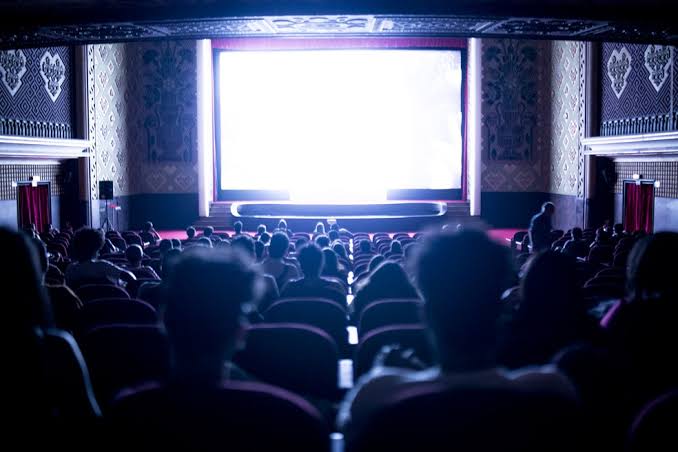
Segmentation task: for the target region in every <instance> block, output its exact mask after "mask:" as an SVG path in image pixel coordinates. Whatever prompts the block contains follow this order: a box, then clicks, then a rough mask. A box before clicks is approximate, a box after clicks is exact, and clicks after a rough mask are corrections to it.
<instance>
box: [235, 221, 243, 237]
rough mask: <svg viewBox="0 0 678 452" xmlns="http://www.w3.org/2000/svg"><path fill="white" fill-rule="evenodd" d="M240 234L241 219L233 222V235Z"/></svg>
mask: <svg viewBox="0 0 678 452" xmlns="http://www.w3.org/2000/svg"><path fill="white" fill-rule="evenodd" d="M240 234H242V221H236V222H235V223H233V237H235V236H238V235H240Z"/></svg>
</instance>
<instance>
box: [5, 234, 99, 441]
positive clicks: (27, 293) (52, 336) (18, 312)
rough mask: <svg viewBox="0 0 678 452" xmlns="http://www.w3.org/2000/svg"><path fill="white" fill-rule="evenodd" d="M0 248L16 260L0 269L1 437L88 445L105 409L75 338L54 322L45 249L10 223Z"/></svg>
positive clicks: (11, 260)
mask: <svg viewBox="0 0 678 452" xmlns="http://www.w3.org/2000/svg"><path fill="white" fill-rule="evenodd" d="M0 249H1V250H2V253H3V257H4V258H5V259H6V260H7V261H8V262H11V265H6V266H5V267H3V271H2V272H0V285H2V287H3V290H4V291H5V292H4V294H5V295H4V296H3V300H4V301H6V303H3V316H4V317H3V318H4V319H5V322H4V324H3V328H2V341H0V352H1V353H2V359H3V366H2V378H3V380H2V382H3V387H4V388H5V393H4V394H3V402H2V403H3V410H5V413H6V416H4V417H3V428H4V429H3V438H2V440H3V443H4V444H5V445H6V446H10V449H11V448H14V447H16V445H18V444H20V445H21V448H26V449H29V450H34V449H38V448H40V449H43V448H47V447H49V448H52V449H53V448H57V449H62V448H66V447H68V448H69V449H70V450H72V449H80V448H83V446H84V444H82V443H81V441H82V442H85V441H86V438H87V436H86V435H87V432H88V431H90V429H94V428H95V427H96V420H97V418H99V417H100V411H99V407H98V404H97V402H96V400H95V398H94V393H93V391H92V387H91V384H90V381H89V375H88V372H87V368H86V366H85V363H84V361H83V358H82V355H81V353H80V350H79V348H78V345H77V343H76V342H75V341H74V340H73V338H72V337H71V335H70V334H69V333H67V332H65V331H62V330H59V329H57V328H56V327H55V324H54V320H53V314H52V309H51V306H50V302H49V299H48V295H47V292H46V290H45V287H44V286H43V284H42V272H41V269H40V258H39V257H38V253H39V252H40V251H37V250H36V248H35V246H34V245H33V243H31V242H30V239H29V237H28V236H27V235H25V234H23V233H21V232H14V231H10V230H8V229H5V228H0ZM42 252H44V249H43V251H42ZM27 432H29V433H30V434H27ZM83 450H84V448H83Z"/></svg>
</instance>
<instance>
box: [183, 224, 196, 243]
mask: <svg viewBox="0 0 678 452" xmlns="http://www.w3.org/2000/svg"><path fill="white" fill-rule="evenodd" d="M195 234H196V230H195V228H194V227H193V226H189V227H187V228H186V240H184V242H183V243H184V245H187V244H189V243H193V242H195V240H196V239H195Z"/></svg>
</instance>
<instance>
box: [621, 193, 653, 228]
mask: <svg viewBox="0 0 678 452" xmlns="http://www.w3.org/2000/svg"><path fill="white" fill-rule="evenodd" d="M624 229H626V230H627V231H630V232H634V231H640V230H643V231H645V232H648V233H649V232H652V231H653V229H654V184H651V183H650V184H643V183H641V184H637V183H635V182H627V183H626V195H625V198H624Z"/></svg>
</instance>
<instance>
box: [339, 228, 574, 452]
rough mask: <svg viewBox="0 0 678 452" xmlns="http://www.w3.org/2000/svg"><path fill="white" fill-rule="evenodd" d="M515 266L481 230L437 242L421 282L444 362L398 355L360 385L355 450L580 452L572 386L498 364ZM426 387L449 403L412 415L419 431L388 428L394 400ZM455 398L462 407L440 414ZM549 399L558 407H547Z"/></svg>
mask: <svg viewBox="0 0 678 452" xmlns="http://www.w3.org/2000/svg"><path fill="white" fill-rule="evenodd" d="M382 265H384V266H388V267H381V268H389V267H390V268H396V266H397V264H394V263H386V264H382ZM509 268H510V267H509V262H508V257H507V254H506V253H505V249H504V248H502V247H501V246H500V245H498V244H495V243H493V242H492V241H490V239H488V238H487V237H486V236H485V234H483V233H480V232H474V231H465V232H462V233H458V234H456V235H449V234H443V235H435V236H432V237H430V239H429V240H426V241H425V242H424V243H423V245H422V250H421V253H420V254H419V258H418V261H417V281H418V286H419V290H420V291H421V294H422V296H423V299H424V302H425V303H424V306H425V315H426V320H427V325H428V328H429V330H430V335H431V338H432V341H433V345H434V348H435V351H436V355H437V357H438V363H437V365H436V366H434V367H431V368H427V369H426V368H422V365H421V363H420V362H419V361H417V360H416V359H414V357H412V356H411V355H410V354H409V353H407V352H404V351H403V350H400V349H398V348H393V349H392V350H390V351H389V352H387V353H386V356H382V357H380V359H379V361H380V362H381V364H382V365H378V366H377V367H375V368H374V369H373V370H372V371H371V372H370V373H369V374H368V375H366V376H365V377H363V378H361V380H360V381H358V382H357V384H356V386H355V387H354V388H353V389H352V390H351V391H350V393H349V395H348V396H347V397H346V399H345V400H344V404H343V406H342V408H341V410H340V412H339V414H338V425H339V427H340V428H341V430H342V431H343V432H344V433H345V435H346V439H347V441H348V444H349V445H354V447H355V448H356V450H369V449H370V445H371V446H372V447H375V446H376V444H381V446H382V447H384V448H385V450H389V449H390V447H396V448H399V447H401V448H404V449H409V447H416V448H417V449H419V448H421V450H427V449H428V447H432V446H435V448H436V449H440V446H441V443H437V441H440V440H441V438H444V439H446V440H447V441H451V442H450V443H449V444H448V445H449V447H450V448H451V449H458V450H545V449H548V450H570V449H569V447H572V444H573V442H570V441H574V437H575V434H576V430H575V429H574V427H573V424H574V421H573V419H572V418H571V417H570V416H567V415H566V413H568V414H569V411H568V408H570V407H573V406H574V405H575V403H576V391H575V390H574V387H573V386H572V385H571V383H570V382H569V381H568V379H567V378H566V377H565V376H563V375H562V374H560V373H558V372H557V371H556V370H554V369H552V368H541V369H540V368H534V369H525V370H521V371H517V372H508V371H506V370H503V369H502V368H501V367H499V366H498V362H497V361H496V346H497V343H496V337H497V318H498V314H499V304H498V301H499V296H500V294H501V292H502V291H503V290H504V288H505V280H506V278H507V277H508V273H509ZM487 275H492V276H493V277H492V278H488V277H487ZM394 366H397V367H394ZM404 367H409V368H411V369H412V370H407V369H406V368H404ZM417 387H420V388H421V389H424V388H427V390H428V391H430V392H429V393H430V394H431V396H435V394H439V396H440V397H439V398H438V397H434V398H431V399H430V401H429V402H428V403H427V404H426V406H428V409H427V410H426V409H423V405H422V406H421V407H422V409H421V411H419V412H417V413H416V414H415V413H409V415H410V416H409V419H410V426H409V428H408V427H407V425H406V424H398V427H399V428H400V429H399V428H398V427H396V426H395V425H393V424H391V425H392V427H386V423H385V422H387V421H386V420H387V419H391V418H390V417H389V415H390V412H389V411H388V409H386V407H387V406H389V402H393V401H395V400H397V395H398V394H400V395H401V400H407V399H406V397H408V394H409V397H413V398H414V397H416V394H417V392H416V389H417ZM408 389H410V390H411V391H410V392H408V391H407V390H408ZM436 400H440V401H439V402H436ZM445 400H457V401H458V405H457V406H455V405H449V406H448V405H446V406H440V403H445V402H444V401H445ZM540 400H549V401H550V402H551V404H549V406H540V403H539V401H540ZM412 403H414V400H413V401H412ZM436 404H437V405H436ZM415 406H419V405H415ZM391 409H393V408H391ZM572 409H573V408H572ZM382 410H383V411H382ZM396 414H397V413H393V416H396ZM403 414H404V413H403ZM440 416H443V418H440ZM512 416H513V417H512ZM393 419H399V418H393ZM403 420H404V418H403ZM565 421H568V423H566V422H565ZM432 425H435V426H437V427H439V428H440V427H442V426H443V425H445V426H446V427H442V429H435V428H432ZM506 426H510V427H511V428H506ZM401 429H405V430H404V431H402V430H401ZM387 430H390V431H389V432H387ZM552 435H557V436H552ZM563 435H569V437H567V438H565V437H564V436H563ZM555 438H558V442H559V443H554V442H552V440H553V439H555ZM376 439H378V440H379V442H375V441H374V440H376ZM540 440H550V441H549V443H548V446H547V445H546V444H547V443H541V442H540ZM417 444H418V445H419V447H417V446H416V445H417ZM574 444H577V443H576V442H574ZM427 446H428V447H427Z"/></svg>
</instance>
